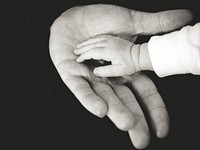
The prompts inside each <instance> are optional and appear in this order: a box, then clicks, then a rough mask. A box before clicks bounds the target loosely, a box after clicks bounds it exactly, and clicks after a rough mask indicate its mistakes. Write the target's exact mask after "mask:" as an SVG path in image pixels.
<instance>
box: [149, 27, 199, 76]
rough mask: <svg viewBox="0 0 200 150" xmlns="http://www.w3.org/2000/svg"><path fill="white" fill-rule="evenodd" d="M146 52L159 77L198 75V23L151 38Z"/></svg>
mask: <svg viewBox="0 0 200 150" xmlns="http://www.w3.org/2000/svg"><path fill="white" fill-rule="evenodd" d="M148 50H149V55H150V59H151V62H152V66H153V69H154V71H155V73H156V74H157V75H158V76H159V77H165V76H169V75H175V74H186V73H191V74H194V75H200V23H197V24H196V25H194V26H186V27H184V28H182V29H181V30H180V31H175V32H172V33H169V34H165V35H162V36H153V37H151V39H150V41H149V43H148Z"/></svg>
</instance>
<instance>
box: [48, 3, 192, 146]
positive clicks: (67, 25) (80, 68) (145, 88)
mask: <svg viewBox="0 0 200 150" xmlns="http://www.w3.org/2000/svg"><path fill="white" fill-rule="evenodd" d="M190 19H191V14H190V12H189V11H187V10H175V11H167V12H160V13H142V12H138V11H134V10H129V9H126V8H123V7H119V6H114V5H103V4H101V5H89V6H81V7H74V8H72V9H70V10H67V11H66V12H64V13H63V14H62V15H61V16H60V17H58V18H57V19H56V20H55V22H54V23H53V25H52V27H51V34H50V41H49V47H50V56H51V59H52V61H53V63H54V65H55V67H56V69H57V70H58V73H59V74H60V76H61V78H62V80H63V82H64V83H65V84H66V86H67V87H68V88H69V89H70V90H71V91H72V92H73V93H74V95H75V96H76V97H77V99H78V100H79V101H80V103H81V104H82V105H83V106H84V107H85V108H86V109H87V110H88V111H90V112H91V113H93V114H94V115H96V116H99V117H104V116H105V115H107V116H108V117H109V118H110V120H111V121H112V122H113V123H114V124H115V125H116V126H117V127H118V128H119V129H121V130H124V131H128V133H129V135H130V139H131V141H132V143H133V145H134V146H135V147H136V148H138V149H142V148H144V147H146V146H147V145H148V143H149V139H150V135H149V128H148V125H147V122H146V120H145V117H144V114H143V112H142V110H141V108H140V105H139V103H138V102H137V100H136V98H135V96H134V95H133V92H132V91H131V89H134V91H135V93H134V94H137V96H138V97H139V101H140V102H141V103H142V104H143V105H144V108H145V109H146V110H147V111H148V113H149V117H150V120H151V123H152V126H153V128H154V130H155V133H156V135H157V136H158V137H160V138H163V137H165V136H166V135H167V133H168V131H169V117H168V113H167V110H166V108H165V104H164V102H163V100H162V98H161V96H160V95H159V93H158V91H157V89H156V87H155V85H154V84H153V82H152V81H151V80H150V79H149V78H148V77H147V76H145V75H144V74H141V73H138V74H136V75H134V76H126V77H118V78H109V79H108V78H100V77H97V76H95V75H94V74H93V69H94V66H95V65H96V64H98V63H92V62H90V63H85V64H80V63H77V62H76V59H77V56H76V55H75V54H74V52H73V50H74V49H75V47H76V45H77V44H78V43H80V42H83V41H84V40H87V39H89V38H91V37H94V36H97V35H101V34H109V35H114V36H119V37H121V38H124V39H127V40H132V39H135V38H136V37H137V35H138V34H156V33H159V32H165V31H171V30H173V29H176V28H179V27H181V26H183V25H185V24H186V23H187V22H188V21H190ZM127 85H129V86H127ZM129 87H130V88H129Z"/></svg>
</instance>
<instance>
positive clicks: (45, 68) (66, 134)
mask: <svg viewBox="0 0 200 150" xmlns="http://www.w3.org/2000/svg"><path fill="white" fill-rule="evenodd" d="M94 3H107V4H115V5H119V6H124V7H127V8H131V9H135V10H141V11H150V12H157V11H161V10H169V9H182V8H186V9H190V10H192V12H193V14H194V16H195V17H194V19H193V21H192V22H191V24H194V23H196V22H198V21H200V11H199V9H200V8H198V7H196V6H199V4H198V1H189V0H188V1H185V0H180V1H178V0H166V1H164V0H162V1H155V0H130V1H125V0H121V1H120V0H109V1H108V0H107V1H106V0H101V1H100V0H99V1H97V0H93V1H92V0H90V1H88V0H87V1H81V2H79V1H72V0H71V1H70V0H51V1H49V0H43V1H42V0H41V1H33V0H27V1H13V2H11V1H7V2H6V4H5V5H2V6H5V8H6V9H5V10H3V14H5V19H3V20H2V23H1V24H2V25H5V27H2V28H1V29H2V36H1V37H2V38H3V39H2V42H1V43H2V45H4V44H5V46H2V52H3V53H2V55H1V56H2V60H3V63H2V64H3V67H2V68H3V69H5V71H2V73H1V74H2V75H5V76H4V77H3V78H2V79H3V82H2V85H3V89H4V90H2V95H4V94H5V96H4V97H3V98H2V100H1V101H2V102H6V104H2V107H3V108H2V109H1V110H2V113H1V114H2V120H1V122H2V123H1V124H3V127H2V128H1V129H2V132H4V133H5V134H1V136H2V137H3V139H4V140H3V141H2V143H4V144H5V145H6V147H7V148H8V149H10V147H11V146H14V147H15V148H16V149H17V148H19V149H22V148H25V149H30V148H34V149H49V148H52V149H79V148H81V149H87V150H93V149H95V150H98V149H104V150H107V149H116V150H118V149H126V150H131V149H134V147H133V146H132V144H131V141H130V140H129V137H128V134H127V133H126V132H122V131H120V130H118V129H117V128H116V127H115V126H114V125H113V124H112V123H111V121H110V120H109V119H108V118H107V117H105V118H104V119H99V118H97V117H95V116H93V115H92V114H90V113H89V112H87V111H86V110H85V108H84V107H82V106H81V105H80V104H79V102H78V100H77V99H76V98H75V97H74V96H73V94H72V93H71V92H70V91H69V89H68V88H67V87H66V86H65V85H64V83H63V82H62V81H61V79H60V77H59V75H58V73H57V71H56V69H55V68H54V66H53V64H52V62H51V59H50V57H49V52H48V40H49V28H50V26H51V24H52V23H53V21H54V20H55V19H56V18H57V17H58V16H59V15H60V14H61V13H62V12H64V11H65V10H67V9H69V8H71V7H73V6H76V5H86V4H94ZM4 41H5V42H4ZM4 52H5V54H4ZM149 76H150V77H151V79H152V80H153V81H154V82H155V84H156V86H157V87H158V90H159V92H160V93H161V95H162V97H163V99H164V101H165V103H166V105H167V108H168V111H169V114H170V118H171V130H170V134H169V135H168V137H167V138H165V139H162V140H160V139H158V138H156V137H155V135H154V133H153V132H152V129H151V142H150V145H149V146H148V148H147V149H149V150H151V149H154V150H155V149H184V150H185V149H194V148H196V147H198V146H199V138H198V136H199V134H200V129H199V113H200V109H199V102H198V101H199V100H200V95H199V85H200V77H199V76H192V75H181V76H172V77H166V78H162V79H159V78H158V77H157V76H155V74H154V73H149ZM0 147H1V146H0Z"/></svg>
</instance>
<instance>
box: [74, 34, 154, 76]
mask: <svg viewBox="0 0 200 150" xmlns="http://www.w3.org/2000/svg"><path fill="white" fill-rule="evenodd" d="M74 53H75V54H76V55H80V56H79V57H78V58H77V62H79V63H81V62H84V61H85V60H89V59H95V60H105V61H108V62H111V64H110V65H107V66H101V67H97V68H95V69H94V74H95V75H97V76H102V77H114V76H123V75H132V74H134V73H136V72H138V71H141V70H152V65H151V61H150V58H149V54H148V49H147V43H145V44H142V45H139V44H136V45H135V44H134V43H132V42H130V41H127V40H125V39H122V38H119V37H115V36H111V35H100V36H97V37H94V38H90V39H88V40H87V41H84V42H82V43H80V44H78V45H77V48H76V49H75V50H74Z"/></svg>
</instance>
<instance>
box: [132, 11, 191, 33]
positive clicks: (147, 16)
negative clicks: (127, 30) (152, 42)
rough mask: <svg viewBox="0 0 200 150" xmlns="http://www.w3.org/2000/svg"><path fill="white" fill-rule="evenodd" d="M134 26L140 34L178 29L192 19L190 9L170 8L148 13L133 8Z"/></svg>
mask: <svg viewBox="0 0 200 150" xmlns="http://www.w3.org/2000/svg"><path fill="white" fill-rule="evenodd" d="M130 12H131V16H132V20H133V21H134V27H135V29H136V32H137V33H138V34H157V33H160V32H168V31H172V30H175V29H178V28H180V27H182V26H184V25H186V24H187V23H188V22H189V21H191V19H192V14H191V12H190V11H189V10H183V9H180V10H169V11H161V12H157V13H147V12H140V11H134V10H131V11H130Z"/></svg>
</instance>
